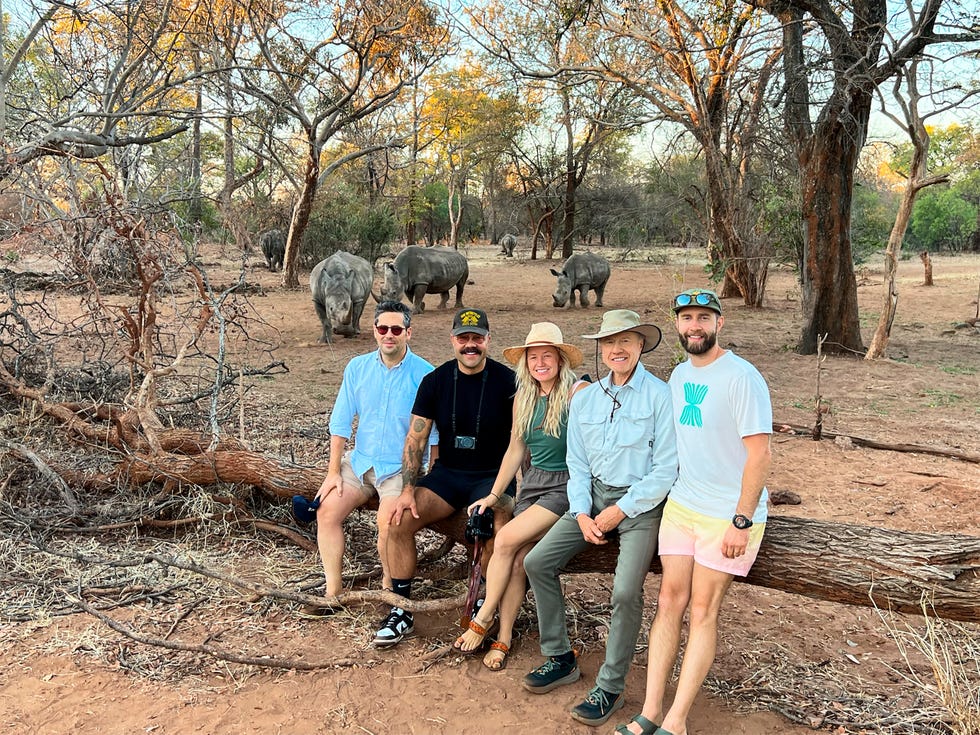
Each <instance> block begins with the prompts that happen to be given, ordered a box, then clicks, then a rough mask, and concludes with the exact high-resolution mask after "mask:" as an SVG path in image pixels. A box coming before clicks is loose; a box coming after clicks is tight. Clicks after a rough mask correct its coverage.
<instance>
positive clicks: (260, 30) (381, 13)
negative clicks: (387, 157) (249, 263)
mask: <svg viewBox="0 0 980 735" xmlns="http://www.w3.org/2000/svg"><path fill="white" fill-rule="evenodd" d="M252 23H253V27H254V29H255V31H256V39H257V45H258V49H259V52H258V56H257V58H256V59H255V60H254V66H255V68H253V69H250V70H247V71H246V72H245V73H243V79H244V89H245V90H246V91H247V92H248V93H249V94H251V95H253V96H254V97H255V98H257V99H261V100H263V101H264V102H266V103H268V104H269V105H270V106H274V107H275V108H276V109H277V110H280V111H281V112H282V113H284V114H285V115H287V116H288V117H290V118H291V119H292V120H293V121H294V122H295V123H296V124H297V125H298V126H299V129H300V135H301V141H302V146H303V163H302V169H303V175H302V178H301V183H300V186H299V193H298V196H297V199H296V203H295V205H294V206H293V211H292V217H291V220H290V225H289V235H288V237H287V241H286V256H285V262H284V265H283V274H282V283H283V285H284V286H290V287H295V286H298V285H299V276H298V263H299V249H300V244H301V242H302V237H303V233H304V232H305V231H306V228H307V225H308V224H309V220H310V213H311V211H312V208H313V199H314V197H315V195H316V192H317V190H318V188H319V187H320V185H321V184H322V182H323V181H324V179H325V178H326V177H327V176H329V175H330V174H331V173H332V172H333V171H335V170H336V169H337V168H339V167H340V166H343V165H344V164H346V163H348V162H350V161H352V160H355V159H357V158H360V157H361V156H364V155H366V154H368V153H370V152H372V151H374V150H378V149H379V147H385V146H390V145H396V144H400V141H397V140H391V141H387V142H384V143H379V144H377V145H372V146H369V147H367V148H357V149H349V150H345V151H343V152H337V153H336V154H335V155H334V156H332V157H331V159H327V160H326V161H325V160H324V156H325V151H326V146H327V144H328V143H329V142H330V141H332V140H335V139H336V138H338V137H339V136H341V135H342V133H343V131H344V129H345V128H346V127H347V126H348V125H350V124H351V123H353V122H354V121H357V120H359V119H361V118H364V117H367V116H370V115H373V114H375V113H377V112H379V111H380V110H383V109H384V108H385V107H386V106H388V105H389V104H391V103H392V101H393V100H395V99H396V98H397V97H398V95H399V94H400V93H401V91H402V89H403V88H404V87H405V85H407V84H410V83H411V82H412V81H413V80H414V79H416V78H417V77H418V75H420V74H422V73H424V72H425V71H426V70H427V69H428V68H429V67H430V66H431V65H432V64H434V63H435V62H436V61H437V60H438V59H439V58H440V57H441V56H442V55H443V54H444V53H445V52H446V51H447V50H448V44H449V37H448V33H447V31H446V30H445V28H443V27H440V26H439V23H438V18H437V15H436V13H435V11H434V9H433V8H431V7H430V6H428V5H426V4H425V3H424V2H420V1H419V0H395V2H385V1H382V0H371V1H370V2H360V3H354V2H350V3H338V4H334V5H328V6H324V8H323V9H322V11H321V9H320V8H319V7H317V6H310V7H309V8H307V14H306V17H303V18H298V17H296V16H287V17H285V18H283V19H281V20H274V19H271V18H255V17H253V18H252Z"/></svg>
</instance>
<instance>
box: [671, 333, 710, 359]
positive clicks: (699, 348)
mask: <svg viewBox="0 0 980 735" xmlns="http://www.w3.org/2000/svg"><path fill="white" fill-rule="evenodd" d="M677 336H678V337H679V338H680V342H681V347H683V348H684V352H686V353H687V354H689V355H703V354H704V353H705V352H707V351H708V350H710V349H711V348H712V347H714V346H715V343H716V342H717V341H718V333H717V332H705V333H704V336H703V337H702V338H701V341H700V342H699V343H697V344H693V345H692V344H691V343H690V341H689V340H688V338H687V336H686V335H683V334H678V335H677Z"/></svg>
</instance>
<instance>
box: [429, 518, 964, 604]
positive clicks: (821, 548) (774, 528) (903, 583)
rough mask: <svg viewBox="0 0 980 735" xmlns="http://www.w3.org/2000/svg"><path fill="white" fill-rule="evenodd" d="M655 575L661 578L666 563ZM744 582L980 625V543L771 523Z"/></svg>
mask: <svg viewBox="0 0 980 735" xmlns="http://www.w3.org/2000/svg"><path fill="white" fill-rule="evenodd" d="M465 524H466V518H465V516H464V515H463V514H462V513H457V514H456V515H454V516H452V517H451V518H448V519H446V520H445V521H441V522H439V523H435V524H433V525H432V526H431V527H432V529H433V530H435V531H438V532H439V533H443V534H447V535H450V536H451V537H452V538H454V539H456V540H457V541H459V542H460V543H463V529H464V527H465ZM618 551H619V547H618V545H617V544H616V543H615V542H614V543H610V544H607V545H605V546H597V547H595V548H594V549H587V550H586V551H585V552H583V553H581V554H579V555H578V556H576V557H575V558H574V559H572V561H571V562H570V563H569V565H568V567H567V568H566V570H565V571H566V572H569V573H582V572H599V573H610V574H611V573H612V572H613V571H614V570H615V569H616V555H617V553H618ZM650 571H651V572H653V573H655V574H659V573H660V571H661V569H660V560H659V559H657V558H654V560H653V564H652V565H651V567H650ZM738 581H740V582H744V583H747V584H753V585H758V586H760V587H766V588H768V589H774V590H781V591H783V592H793V593H795V594H799V595H804V596H805V597H811V598H813V599H817V600H827V601H830V602H841V603H845V604H848V605H861V606H870V605H872V604H874V605H877V606H878V607H880V608H882V609H886V610H893V611H895V612H902V613H913V614H917V615H921V614H922V609H923V602H925V603H926V605H927V608H931V610H932V611H934V612H935V614H936V615H937V616H938V617H941V618H947V619H949V620H961V621H966V622H980V537H977V536H965V535H959V534H956V535H952V534H938V533H910V532H905V531H895V530H893V529H887V528H877V527H874V526H859V525H855V524H850V523H831V522H827V521H816V520H812V519H809V518H796V517H792V516H769V521H768V523H767V524H766V535H765V538H764V539H763V542H762V548H761V549H760V550H759V557H758V559H757V560H756V563H755V565H754V566H753V567H752V571H751V572H750V573H749V575H748V576H747V577H745V578H744V579H739V580H738Z"/></svg>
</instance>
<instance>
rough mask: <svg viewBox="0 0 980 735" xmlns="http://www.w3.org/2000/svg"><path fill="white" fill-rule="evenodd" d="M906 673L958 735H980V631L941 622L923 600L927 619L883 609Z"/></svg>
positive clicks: (905, 677)
mask: <svg viewBox="0 0 980 735" xmlns="http://www.w3.org/2000/svg"><path fill="white" fill-rule="evenodd" d="M879 615H881V619H882V622H883V623H884V625H885V627H886V628H887V629H888V631H889V634H890V635H891V637H892V638H893V639H894V641H895V644H896V645H897V646H898V650H899V652H900V653H901V655H902V660H903V661H904V662H905V665H906V669H905V670H904V671H898V670H896V671H897V673H898V674H899V675H900V676H901V677H902V678H903V679H904V680H905V681H906V682H907V683H908V684H909V685H911V686H912V687H913V688H914V689H915V690H916V691H918V692H920V693H921V695H922V697H923V699H924V700H925V701H926V702H929V703H930V704H931V706H932V707H933V708H935V709H938V710H939V711H941V712H942V713H943V720H944V721H945V722H946V723H948V725H949V728H950V729H949V732H951V733H953V734H954V735H980V629H978V627H977V626H975V625H972V626H971V625H964V624H961V623H957V622H953V621H948V620H943V619H941V618H937V617H936V616H935V614H934V612H933V610H932V609H931V608H930V606H929V604H928V602H926V601H923V604H922V617H921V618H908V617H904V616H898V615H893V614H886V613H884V612H882V611H880V610H879Z"/></svg>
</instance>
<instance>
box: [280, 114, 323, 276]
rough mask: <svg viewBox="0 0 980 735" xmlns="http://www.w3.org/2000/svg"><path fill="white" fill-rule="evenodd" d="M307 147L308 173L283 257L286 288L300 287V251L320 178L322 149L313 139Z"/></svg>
mask: <svg viewBox="0 0 980 735" xmlns="http://www.w3.org/2000/svg"><path fill="white" fill-rule="evenodd" d="M309 135H310V140H309V141H308V145H307V155H308V156H309V158H308V160H307V161H306V173H305V175H304V177H303V187H302V189H300V192H299V198H298V199H297V200H296V205H295V206H294V207H293V216H292V219H291V220H290V222H289V235H288V236H287V237H286V254H285V255H284V256H283V264H282V285H283V286H285V287H286V288H296V287H297V286H299V249H300V244H301V243H302V242H303V233H304V232H306V227H307V225H309V223H310V212H312V211H313V199H314V198H315V197H316V191H317V186H318V180H319V178H320V147H319V146H318V145H317V144H316V141H315V140H313V139H312V136H313V133H312V132H310V133H309Z"/></svg>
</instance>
